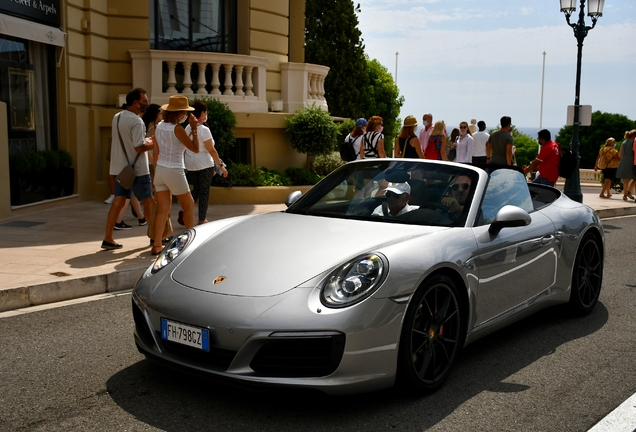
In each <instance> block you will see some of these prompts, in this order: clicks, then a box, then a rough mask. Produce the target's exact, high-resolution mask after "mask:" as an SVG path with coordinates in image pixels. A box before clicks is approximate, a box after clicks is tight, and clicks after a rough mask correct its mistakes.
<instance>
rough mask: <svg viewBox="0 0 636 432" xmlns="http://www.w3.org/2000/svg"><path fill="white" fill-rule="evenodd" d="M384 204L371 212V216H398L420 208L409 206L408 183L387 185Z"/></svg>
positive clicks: (409, 188) (409, 190)
mask: <svg viewBox="0 0 636 432" xmlns="http://www.w3.org/2000/svg"><path fill="white" fill-rule="evenodd" d="M384 196H385V197H386V202H384V203H382V205H379V206H377V207H376V208H375V210H373V213H371V216H400V215H403V214H404V213H408V212H410V211H412V210H416V209H418V208H420V206H413V205H409V200H410V199H411V185H409V184H408V183H406V182H404V183H389V185H388V186H387V188H386V189H385V192H384Z"/></svg>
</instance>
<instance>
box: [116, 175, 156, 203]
mask: <svg viewBox="0 0 636 432" xmlns="http://www.w3.org/2000/svg"><path fill="white" fill-rule="evenodd" d="M132 193H134V194H135V196H136V197H137V199H138V200H139V201H143V200H145V199H148V198H151V197H152V181H151V180H150V174H146V175H142V176H138V177H135V182H134V183H133V187H132V189H128V190H127V189H124V188H123V187H122V186H121V185H120V184H119V183H117V182H115V196H123V197H126V198H127V199H130V197H131V196H132Z"/></svg>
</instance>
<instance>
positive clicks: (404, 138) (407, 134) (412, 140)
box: [395, 115, 424, 159]
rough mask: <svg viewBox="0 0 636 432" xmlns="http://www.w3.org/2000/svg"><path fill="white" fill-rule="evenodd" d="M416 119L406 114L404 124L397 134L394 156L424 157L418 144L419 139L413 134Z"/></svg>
mask: <svg viewBox="0 0 636 432" xmlns="http://www.w3.org/2000/svg"><path fill="white" fill-rule="evenodd" d="M416 126H417V119H416V118H415V117H413V116H412V115H410V116H406V118H405V119H404V126H402V130H401V131H400V134H399V135H398V142H397V145H396V147H395V157H404V158H414V159H417V158H419V159H424V152H422V147H421V146H420V140H419V138H418V137H417V136H416V135H415V127H416Z"/></svg>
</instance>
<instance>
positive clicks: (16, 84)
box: [9, 68, 35, 131]
mask: <svg viewBox="0 0 636 432" xmlns="http://www.w3.org/2000/svg"><path fill="white" fill-rule="evenodd" d="M9 112H10V118H11V129H13V130H27V131H32V130H35V122H34V118H35V116H34V111H33V71H30V70H21V69H13V68H9Z"/></svg>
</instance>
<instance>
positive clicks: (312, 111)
mask: <svg viewBox="0 0 636 432" xmlns="http://www.w3.org/2000/svg"><path fill="white" fill-rule="evenodd" d="M287 120H288V121H289V126H287V129H286V130H285V131H286V132H287V134H288V135H289V141H290V142H291V146H292V147H293V148H294V149H296V150H298V151H299V152H300V153H305V154H308V155H309V156H315V155H322V154H327V153H331V152H333V151H334V149H335V148H336V143H337V136H338V127H337V126H336V124H335V123H334V122H333V120H332V119H331V117H330V116H329V113H328V112H327V111H325V110H323V109H321V108H320V107H317V106H316V105H315V104H314V105H312V106H308V107H305V108H303V109H301V110H299V111H296V113H295V114H294V115H293V116H291V117H289V118H288V119H287Z"/></svg>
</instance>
